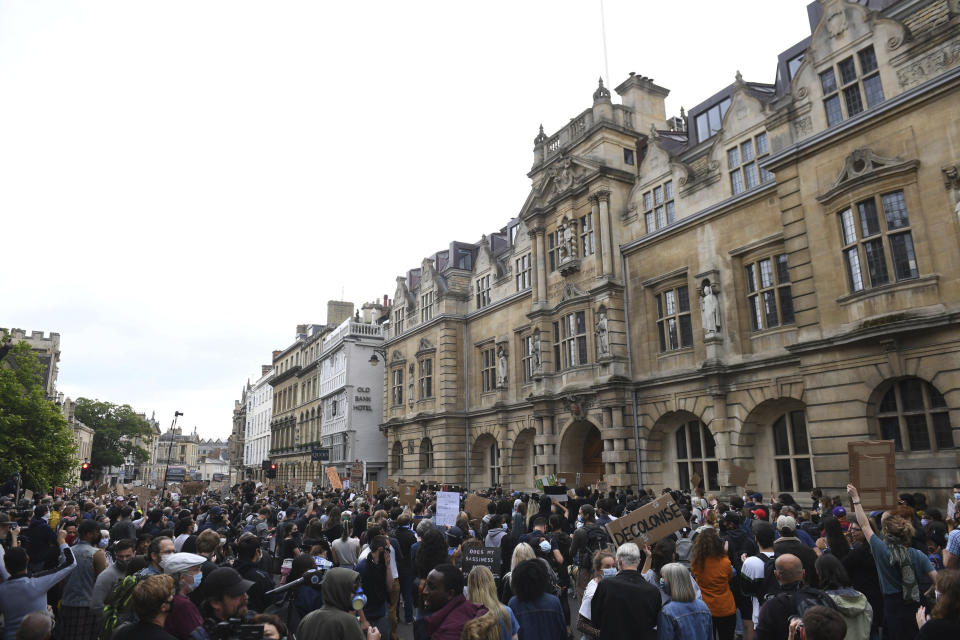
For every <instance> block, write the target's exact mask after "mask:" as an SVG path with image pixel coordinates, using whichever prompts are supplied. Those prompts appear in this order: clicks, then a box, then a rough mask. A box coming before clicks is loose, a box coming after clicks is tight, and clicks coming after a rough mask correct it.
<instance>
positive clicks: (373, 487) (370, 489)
mask: <svg viewBox="0 0 960 640" xmlns="http://www.w3.org/2000/svg"><path fill="white" fill-rule="evenodd" d="M376 493H377V481H376V480H371V481H370V482H368V483H367V494H368V495H371V496H372V495H375V494H376Z"/></svg>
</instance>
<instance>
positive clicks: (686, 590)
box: [660, 562, 697, 602]
mask: <svg viewBox="0 0 960 640" xmlns="http://www.w3.org/2000/svg"><path fill="white" fill-rule="evenodd" d="M660 577H661V578H663V581H664V582H666V583H667V590H668V591H669V592H670V598H671V599H672V600H673V601H674V602H693V601H694V599H695V598H696V597H697V594H696V593H695V592H694V591H693V585H692V584H691V583H690V572H689V571H688V570H687V568H686V567H685V566H683V565H682V564H680V563H679V562H671V563H669V564H665V565H663V566H662V567H661V568H660Z"/></svg>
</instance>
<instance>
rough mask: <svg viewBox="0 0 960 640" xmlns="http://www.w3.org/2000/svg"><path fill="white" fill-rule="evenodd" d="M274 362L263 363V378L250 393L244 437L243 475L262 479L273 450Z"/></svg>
mask: <svg viewBox="0 0 960 640" xmlns="http://www.w3.org/2000/svg"><path fill="white" fill-rule="evenodd" d="M272 378H273V365H270V364H268V365H263V366H262V367H261V376H260V378H259V379H258V380H257V381H256V382H255V383H253V386H252V387H251V389H250V391H249V393H247V411H246V419H247V424H246V429H245V433H244V440H243V456H242V458H243V462H242V467H243V477H244V478H252V479H254V480H257V481H263V479H264V475H263V463H264V461H266V460H267V456H268V455H269V453H270V422H271V420H272V418H273V387H271V386H270V380H271V379H272Z"/></svg>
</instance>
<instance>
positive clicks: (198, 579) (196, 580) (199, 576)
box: [190, 571, 203, 591]
mask: <svg viewBox="0 0 960 640" xmlns="http://www.w3.org/2000/svg"><path fill="white" fill-rule="evenodd" d="M202 581H203V571H201V572H200V573H198V574H197V575H195V576H193V584H192V585H190V591H193V590H194V589H196V588H198V587H199V586H200V582H202Z"/></svg>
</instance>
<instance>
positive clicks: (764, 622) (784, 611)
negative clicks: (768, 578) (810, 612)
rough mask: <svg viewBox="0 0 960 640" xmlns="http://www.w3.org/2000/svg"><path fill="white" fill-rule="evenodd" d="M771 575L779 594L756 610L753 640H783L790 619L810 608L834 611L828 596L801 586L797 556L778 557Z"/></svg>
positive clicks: (801, 571)
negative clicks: (755, 638) (777, 586)
mask: <svg viewBox="0 0 960 640" xmlns="http://www.w3.org/2000/svg"><path fill="white" fill-rule="evenodd" d="M774 573H775V575H776V577H777V581H778V582H779V583H780V593H778V594H777V595H775V596H773V597H772V598H769V599H768V600H767V601H766V602H764V603H763V605H762V606H761V607H760V614H759V615H758V616H757V629H756V631H757V640H786V639H787V636H788V635H789V632H790V618H791V616H802V615H803V613H804V611H806V610H807V609H808V608H809V607H811V606H817V605H822V606H826V607H829V608H831V609H833V608H836V607H835V605H834V604H833V600H832V599H831V598H830V596H829V595H827V594H826V593H824V592H823V591H820V590H819V589H815V588H813V587H810V586H807V585H806V584H804V574H805V571H804V568H803V563H802V562H801V561H800V558H798V557H797V556H795V555H793V554H790V553H785V554H783V555H782V556H779V557H778V558H777V560H776V570H775V572H774Z"/></svg>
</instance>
